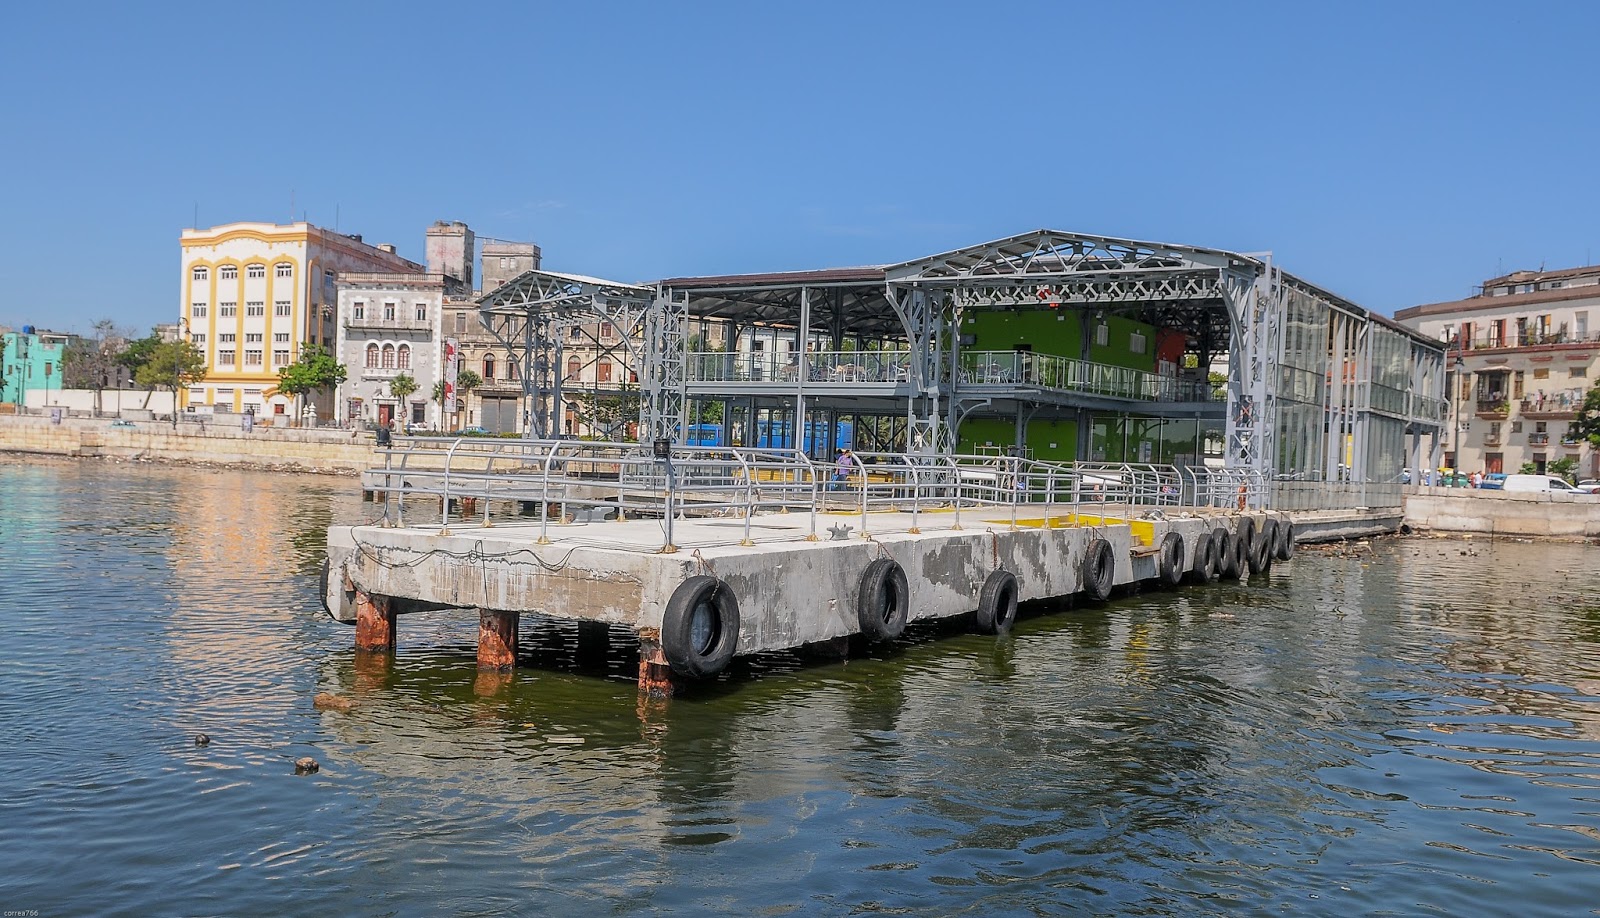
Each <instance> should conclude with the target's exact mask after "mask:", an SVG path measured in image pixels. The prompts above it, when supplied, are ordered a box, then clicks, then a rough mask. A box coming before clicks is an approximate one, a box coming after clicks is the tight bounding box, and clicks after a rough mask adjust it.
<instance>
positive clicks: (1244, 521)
mask: <svg viewBox="0 0 1600 918" xmlns="http://www.w3.org/2000/svg"><path fill="white" fill-rule="evenodd" d="M1234 531H1235V532H1237V533H1239V534H1240V535H1242V536H1244V551H1242V552H1240V553H1239V569H1240V570H1244V568H1245V565H1246V564H1247V563H1249V561H1250V556H1251V555H1252V554H1254V553H1255V550H1256V519H1255V517H1253V516H1241V517H1239V524H1238V525H1237V526H1236V527H1234Z"/></svg>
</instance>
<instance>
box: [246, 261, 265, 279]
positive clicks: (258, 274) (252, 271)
mask: <svg viewBox="0 0 1600 918" xmlns="http://www.w3.org/2000/svg"><path fill="white" fill-rule="evenodd" d="M244 276H245V277H247V278H251V279H259V278H263V277H266V276H267V266H266V265H260V264H256V265H246V266H245V269H244Z"/></svg>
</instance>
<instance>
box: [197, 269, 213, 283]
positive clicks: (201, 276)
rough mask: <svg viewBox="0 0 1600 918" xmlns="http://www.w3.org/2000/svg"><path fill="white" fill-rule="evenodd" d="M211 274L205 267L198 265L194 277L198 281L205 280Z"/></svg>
mask: <svg viewBox="0 0 1600 918" xmlns="http://www.w3.org/2000/svg"><path fill="white" fill-rule="evenodd" d="M209 276H210V274H209V273H208V272H207V271H206V269H205V268H201V267H198V266H197V267H196V268H195V269H194V279H195V280H197V281H203V280H205V279H206V278H207V277H209Z"/></svg>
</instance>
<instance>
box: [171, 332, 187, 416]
mask: <svg viewBox="0 0 1600 918" xmlns="http://www.w3.org/2000/svg"><path fill="white" fill-rule="evenodd" d="M188 326H189V322H188V319H187V318H186V317H185V316H178V340H177V341H174V342H173V348H172V429H173V430H174V431H176V430H177V429H178V387H179V386H181V385H183V356H184V351H183V342H185V341H187V340H189V331H188Z"/></svg>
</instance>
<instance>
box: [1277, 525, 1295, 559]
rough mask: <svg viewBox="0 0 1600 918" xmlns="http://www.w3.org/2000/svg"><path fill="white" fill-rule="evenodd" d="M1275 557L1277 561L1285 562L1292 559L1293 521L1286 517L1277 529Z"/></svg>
mask: <svg viewBox="0 0 1600 918" xmlns="http://www.w3.org/2000/svg"><path fill="white" fill-rule="evenodd" d="M1277 555H1278V560H1279V561H1287V560H1289V559H1290V558H1293V557H1294V520H1291V519H1289V518H1287V517H1285V518H1284V520H1283V524H1282V525H1280V526H1279V527H1278V545H1277Z"/></svg>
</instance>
